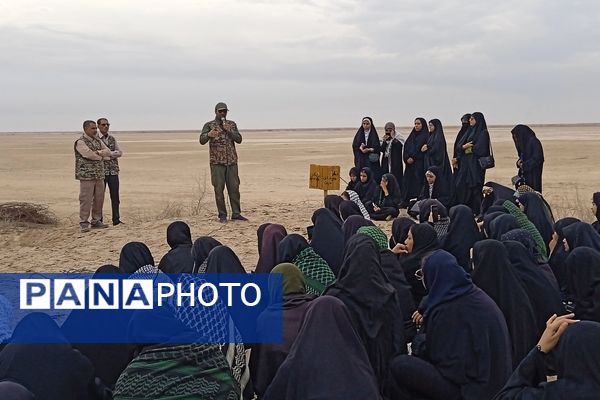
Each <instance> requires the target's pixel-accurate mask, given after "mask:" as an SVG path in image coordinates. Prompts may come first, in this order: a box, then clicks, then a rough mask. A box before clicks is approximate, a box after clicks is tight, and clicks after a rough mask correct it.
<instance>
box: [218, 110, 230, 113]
mask: <svg viewBox="0 0 600 400" xmlns="http://www.w3.org/2000/svg"><path fill="white" fill-rule="evenodd" d="M227 111H228V110H217V112H218V113H226V112H227Z"/></svg>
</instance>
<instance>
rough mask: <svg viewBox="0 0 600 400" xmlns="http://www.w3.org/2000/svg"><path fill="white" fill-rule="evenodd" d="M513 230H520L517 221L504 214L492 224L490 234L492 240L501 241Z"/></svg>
mask: <svg viewBox="0 0 600 400" xmlns="http://www.w3.org/2000/svg"><path fill="white" fill-rule="evenodd" d="M513 229H519V223H518V222H517V219H516V218H515V217H514V216H512V215H511V214H503V215H499V216H498V217H496V218H494V219H493V220H492V221H491V222H490V224H489V230H488V233H489V235H490V238H491V239H496V240H500V239H501V238H502V235H504V234H505V233H507V232H509V231H512V230H513Z"/></svg>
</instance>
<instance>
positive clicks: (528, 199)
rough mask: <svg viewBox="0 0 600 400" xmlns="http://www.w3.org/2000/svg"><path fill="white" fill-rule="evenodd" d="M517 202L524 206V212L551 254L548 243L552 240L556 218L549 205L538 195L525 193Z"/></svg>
mask: <svg viewBox="0 0 600 400" xmlns="http://www.w3.org/2000/svg"><path fill="white" fill-rule="evenodd" d="M517 202H518V203H519V204H521V205H522V206H523V208H522V209H523V212H524V213H525V215H527V219H529V220H530V221H531V223H533V225H535V227H536V228H537V230H538V232H539V233H540V235H542V239H543V240H544V243H546V250H547V254H549V253H550V252H549V249H548V243H550V240H551V239H552V232H553V225H554V217H553V216H552V210H550V209H549V208H548V206H547V203H546V202H545V201H544V200H543V199H542V196H540V195H538V194H537V193H524V194H522V195H520V196H519V198H518V199H517Z"/></svg>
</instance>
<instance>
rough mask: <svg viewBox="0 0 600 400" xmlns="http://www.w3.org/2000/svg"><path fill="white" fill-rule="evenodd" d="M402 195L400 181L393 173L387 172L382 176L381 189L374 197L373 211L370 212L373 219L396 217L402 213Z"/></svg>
mask: <svg viewBox="0 0 600 400" xmlns="http://www.w3.org/2000/svg"><path fill="white" fill-rule="evenodd" d="M401 201H402V196H401V194H400V188H399V187H398V182H397V181H396V178H395V177H394V175H392V174H385V175H383V176H382V177H381V182H380V183H379V190H378V191H377V194H376V195H375V197H374V198H373V212H371V213H370V215H371V219H373V220H376V221H383V220H387V221H390V220H391V219H392V218H396V217H397V216H398V214H399V213H400V209H399V207H400V202H401Z"/></svg>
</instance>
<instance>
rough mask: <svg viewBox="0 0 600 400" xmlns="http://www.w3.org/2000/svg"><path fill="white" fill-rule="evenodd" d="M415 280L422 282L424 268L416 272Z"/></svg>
mask: <svg viewBox="0 0 600 400" xmlns="http://www.w3.org/2000/svg"><path fill="white" fill-rule="evenodd" d="M415 278H417V279H418V280H420V281H422V280H423V268H419V269H418V270H416V271H415Z"/></svg>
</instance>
